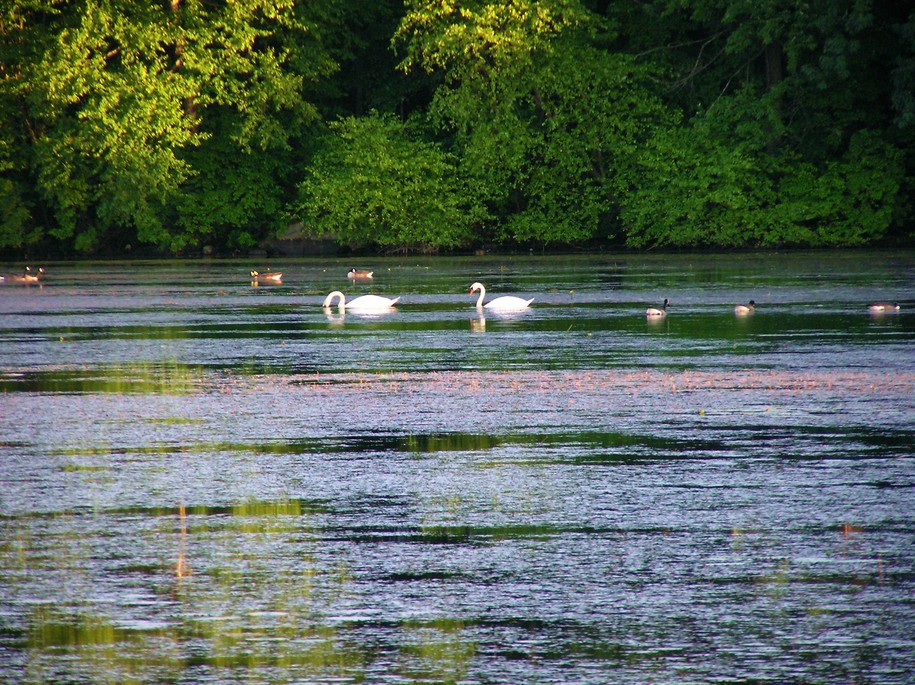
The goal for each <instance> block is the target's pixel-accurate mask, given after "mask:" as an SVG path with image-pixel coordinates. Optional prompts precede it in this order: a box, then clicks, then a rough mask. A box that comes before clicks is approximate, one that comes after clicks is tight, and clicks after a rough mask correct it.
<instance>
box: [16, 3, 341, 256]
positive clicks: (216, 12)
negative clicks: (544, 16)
mask: <svg viewBox="0 0 915 685" xmlns="http://www.w3.org/2000/svg"><path fill="white" fill-rule="evenodd" d="M4 17H5V21H6V23H5V25H4V27H3V30H2V31H0V43H2V47H0V51H2V54H3V55H4V56H5V57H10V56H12V57H13V59H12V60H11V61H10V64H11V67H10V68H9V69H7V70H6V71H5V72H3V79H2V81H0V101H2V102H3V103H4V107H3V111H4V114H5V116H6V115H9V116H10V117H11V119H12V121H14V122H15V124H14V126H15V128H16V133H15V135H14V136H13V145H14V146H15V148H17V153H18V152H21V153H22V155H21V158H22V159H23V160H24V163H23V164H22V166H21V167H20V168H19V169H18V172H19V173H18V177H19V179H20V181H21V182H25V183H30V185H31V187H32V188H33V191H32V194H33V197H34V204H40V205H42V206H44V207H46V208H47V211H48V213H49V214H50V215H51V216H52V217H53V219H54V220H53V222H52V225H53V227H52V228H51V229H50V230H49V234H50V236H51V237H53V238H55V239H57V240H59V241H62V242H70V241H72V243H73V244H74V245H75V247H76V248H77V249H79V250H83V251H91V250H93V249H96V248H97V247H99V246H101V245H102V244H103V243H104V244H106V245H112V244H114V245H117V244H124V243H130V242H133V241H134V240H139V241H140V242H143V243H150V244H152V245H155V246H158V247H161V248H165V249H169V250H173V251H179V250H181V249H183V248H185V247H187V246H189V245H194V244H198V243H199V242H201V241H202V240H205V239H206V240H210V239H212V238H214V237H217V238H218V235H217V234H218V233H219V232H221V231H223V230H226V229H229V230H230V231H232V230H234V231H235V240H236V242H238V243H240V244H244V243H250V242H251V240H252V239H253V238H252V234H253V233H256V232H261V233H262V232H263V231H264V226H265V225H270V226H271V227H273V226H275V222H276V218H277V216H278V215H279V214H280V209H279V208H280V206H281V204H282V193H283V187H282V186H283V178H282V176H280V177H279V178H278V177H277V176H276V175H269V174H268V175H266V176H265V175H263V173H264V172H276V171H277V169H278V167H277V166H276V165H273V166H271V165H270V164H264V163H262V162H261V160H259V159H256V157H257V156H259V155H264V154H266V155H270V156H271V157H273V158H276V157H278V156H281V155H282V153H287V154H288V153H289V152H290V151H291V149H292V140H293V137H294V136H297V135H301V134H302V133H303V131H304V130H305V126H306V125H307V124H308V122H310V121H313V120H315V119H316V118H317V116H318V113H317V109H316V108H315V106H314V105H313V104H310V103H309V102H308V101H307V100H305V99H303V97H302V95H303V92H304V91H305V90H306V88H305V82H306V80H316V79H320V78H323V77H326V76H327V75H329V74H330V73H332V72H333V70H334V68H335V64H334V63H333V61H332V60H331V59H330V58H329V56H328V55H327V54H326V52H325V51H324V50H323V48H322V47H321V46H320V44H319V41H317V40H316V39H313V38H312V33H313V32H310V31H309V28H310V26H309V24H308V14H307V12H304V11H297V10H296V7H295V6H294V3H293V0H236V1H234V2H225V3H221V2H218V3H204V2H202V1H201V0H170V1H169V2H154V3H141V4H137V3H132V2H126V1H125V0H96V1H95V2H90V3H72V4H71V3H63V2H56V1H55V0H46V1H45V2H40V1H39V2H35V3H21V4H16V5H15V6H14V8H13V9H12V10H10V11H9V13H8V14H6V15H4ZM17 47H20V48H24V49H22V50H19V51H17V50H16V48H17ZM17 113H19V114H17ZM226 168H229V169H232V170H233V172H235V173H234V177H233V174H225V173H223V170H224V169H226ZM202 172H206V173H207V175H208V176H207V178H203V177H202ZM239 177H241V178H244V179H245V180H246V181H252V180H255V179H256V180H258V181H259V183H258V184H257V186H258V188H257V190H256V191H255V192H247V189H246V192H244V193H240V194H239V192H238V189H239V188H240V187H241V186H242V185H243V182H242V181H241V180H240V178H239ZM188 193H192V194H194V195H196V196H197V202H187V201H186V200H185V198H186V195H187V194H188ZM201 197H202V198H203V199H204V201H203V202H200V199H201ZM252 197H254V198H255V199H251V198H252ZM232 205H235V206H238V205H240V206H241V207H242V208H243V211H225V209H226V208H227V207H229V206H232ZM216 209H219V210H223V211H215V210H216ZM267 216H269V217H270V218H269V219H268V218H267ZM246 233H247V237H245V234H246ZM232 239H233V238H232V237H231V235H230V237H229V239H228V242H231V240H232Z"/></svg>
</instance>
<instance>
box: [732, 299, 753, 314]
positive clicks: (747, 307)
mask: <svg viewBox="0 0 915 685" xmlns="http://www.w3.org/2000/svg"><path fill="white" fill-rule="evenodd" d="M755 308H756V300H750V301H749V302H747V303H746V304H736V305H734V313H735V314H737V315H738V316H739V315H743V314H752V313H753V310H754V309H755Z"/></svg>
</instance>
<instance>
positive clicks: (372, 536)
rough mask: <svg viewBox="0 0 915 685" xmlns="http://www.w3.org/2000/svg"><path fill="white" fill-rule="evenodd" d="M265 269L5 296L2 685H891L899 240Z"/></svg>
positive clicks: (907, 654)
mask: <svg viewBox="0 0 915 685" xmlns="http://www.w3.org/2000/svg"><path fill="white" fill-rule="evenodd" d="M266 266H268V265H267V264H261V263H252V262H241V261H235V262H222V261H212V262H199V263H186V262H169V263H131V264H128V263H95V264H89V263H76V264H52V265H50V266H48V265H46V267H47V271H48V273H47V275H46V279H45V282H44V284H43V285H42V286H40V287H38V286H13V285H5V286H0V349H2V358H0V390H2V395H0V533H2V536H0V680H2V681H4V682H15V683H19V682H22V683H45V682H65V683H225V682H233V683H234V682H245V683H286V682H296V683H493V684H496V683H594V684H604V683H649V682H650V683H660V684H665V683H671V684H673V683H691V682H692V683H710V682H741V683H786V682H792V683H829V684H835V683H874V684H878V683H879V684H887V683H912V682H915V450H913V444H915V440H913V437H915V426H913V424H915V422H913V417H915V348H913V342H915V253H912V252H894V253H884V252H850V253H847V252H843V253H837V254H831V253H800V254H798V253H788V254H771V253H767V254H733V255H717V256H716V255H657V256H630V255H623V256H620V255H603V256H600V257H590V258H584V257H561V256H560V257H550V258H546V257H514V258H512V257H504V258H495V257H493V258H472V259H471V258H467V259H440V260H437V259H416V258H413V259H410V258H404V259H384V260H372V261H371V262H368V261H367V262H365V263H357V264H350V263H343V262H340V261H334V260H324V261H290V262H282V263H271V264H269V266H271V267H273V268H274V269H282V271H283V272H284V274H285V275H284V279H283V284H282V285H280V286H259V287H252V285H251V283H250V281H249V279H248V276H247V275H248V271H249V270H250V269H261V270H263V269H264V268H265V267H266ZM351 266H358V267H360V268H363V267H367V268H374V269H375V270H376V277H375V279H374V280H373V281H372V282H371V283H369V284H365V283H359V284H350V283H348V282H347V279H346V276H345V274H346V271H347V270H348V269H349V268H350V267H351ZM477 280H479V281H482V282H483V283H485V285H486V286H487V288H488V290H489V293H488V297H490V296H497V295H502V294H515V295H525V296H527V297H534V298H536V299H535V301H534V303H533V307H532V309H531V310H530V311H527V312H524V313H522V314H518V315H514V316H496V315H489V314H487V315H485V316H481V315H480V314H479V313H478V311H477V309H476V308H475V307H474V302H475V296H471V295H470V294H469V293H468V288H469V285H470V283H471V282H473V281H477ZM338 289H339V290H343V291H344V292H345V293H346V294H347V295H348V296H350V295H357V294H365V293H370V292H372V293H377V294H383V295H387V296H391V297H393V296H400V297H401V301H400V303H399V305H398V308H397V310H396V311H395V312H392V313H390V314H386V315H383V316H375V317H371V316H359V315H356V314H353V313H347V314H346V315H345V316H342V317H341V316H340V315H339V314H338V313H337V312H336V311H334V312H333V313H331V314H327V313H325V312H324V311H323V310H322V308H321V306H320V305H321V302H322V301H323V299H324V297H325V295H326V294H327V293H328V292H330V291H331V290H338ZM665 297H668V298H670V299H671V305H670V307H669V309H668V312H669V314H668V316H667V317H666V318H664V319H663V320H662V321H657V322H652V321H648V320H646V317H645V314H644V312H645V308H646V306H648V305H650V304H659V303H660V302H661V301H662V300H663V299H664V298H665ZM751 298H752V299H754V300H756V302H757V303H758V304H757V308H756V311H755V312H754V313H753V314H752V315H751V316H748V317H736V316H735V315H734V312H733V305H734V304H735V303H736V302H742V301H747V300H749V299H751ZM878 299H880V300H896V301H899V302H900V304H901V305H902V309H901V310H900V312H899V313H898V314H893V315H886V316H880V317H875V316H871V315H869V314H868V312H867V309H866V305H867V304H868V303H869V302H870V301H872V300H878Z"/></svg>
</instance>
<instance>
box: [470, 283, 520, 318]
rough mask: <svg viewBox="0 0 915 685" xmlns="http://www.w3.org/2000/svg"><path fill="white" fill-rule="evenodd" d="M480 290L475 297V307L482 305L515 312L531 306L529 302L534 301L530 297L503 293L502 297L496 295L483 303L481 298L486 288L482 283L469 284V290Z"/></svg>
mask: <svg viewBox="0 0 915 685" xmlns="http://www.w3.org/2000/svg"><path fill="white" fill-rule="evenodd" d="M478 290H479V291H480V297H479V298H478V299H477V307H483V308H484V309H489V310H495V311H501V312H516V311H519V310H521V309H527V308H528V307H530V306H531V302H533V301H534V298H533V297H532V298H531V299H529V300H525V299H523V298H521V297H515V296H514V295H503V296H502V297H497V298H495V299H494V300H490V301H489V302H487V303H486V304H483V298H484V297H486V288H485V287H484V286H483V284H482V283H474V284H473V285H471V286H470V292H471V293H475V292H476V291H478Z"/></svg>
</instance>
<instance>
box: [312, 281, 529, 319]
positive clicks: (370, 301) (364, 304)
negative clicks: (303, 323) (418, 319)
mask: <svg viewBox="0 0 915 685" xmlns="http://www.w3.org/2000/svg"><path fill="white" fill-rule="evenodd" d="M477 291H479V293H480V297H479V299H477V307H479V308H481V309H489V310H490V311H498V312H517V311H521V310H522V309H527V308H528V307H530V306H531V302H533V301H534V298H533V297H532V298H531V299H529V300H524V299H522V298H520V297H514V296H513V295H505V296H503V297H497V298H496V299H494V300H490V301H489V302H487V303H486V304H483V298H485V297H486V288H485V287H484V286H483V284H482V283H474V284H473V285H471V286H470V292H471V293H475V292H477ZM399 299H400V298H399V297H395V298H394V299H393V300H392V299H390V298H388V297H380V296H379V295H362V296H360V297H357V298H356V299H354V300H350V301H349V302H347V301H346V295H344V294H343V293H341V292H340V291H339V290H334V291H333V292H332V293H331V294H330V295H328V296H327V297H326V298H325V299H324V308H325V309H329V308H331V307H333V306H334V300H336V301H337V307H338V308H339V309H340V311H341V312H345V311H346V310H347V309H349V310H350V311H353V312H375V313H381V312H387V311H390V310H391V309H392V308H393V307H394V305H395V304H397V301H398V300H399Z"/></svg>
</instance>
